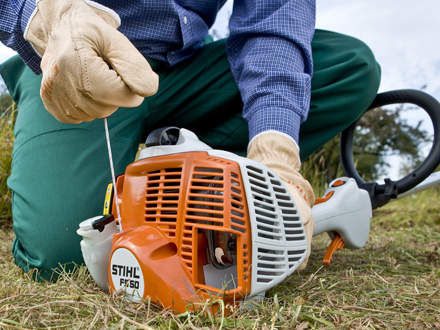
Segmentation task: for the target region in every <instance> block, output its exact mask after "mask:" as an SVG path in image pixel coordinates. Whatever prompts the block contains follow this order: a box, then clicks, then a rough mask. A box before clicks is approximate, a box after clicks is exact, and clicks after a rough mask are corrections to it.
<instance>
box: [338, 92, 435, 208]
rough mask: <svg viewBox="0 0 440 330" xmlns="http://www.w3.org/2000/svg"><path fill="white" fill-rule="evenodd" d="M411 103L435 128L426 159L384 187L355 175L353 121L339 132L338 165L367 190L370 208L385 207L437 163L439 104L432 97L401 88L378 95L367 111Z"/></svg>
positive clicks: (431, 170) (417, 182) (414, 184)
mask: <svg viewBox="0 0 440 330" xmlns="http://www.w3.org/2000/svg"><path fill="white" fill-rule="evenodd" d="M399 103H411V104H415V105H417V106H419V107H420V108H422V109H423V110H425V111H426V112H427V113H428V115H429V117H430V118H431V121H432V123H433V126H434V141H433V145H432V148H431V150H430V152H429V154H428V157H427V158H426V159H425V160H424V161H423V162H422V163H421V164H420V165H419V166H418V167H417V168H416V169H414V170H413V171H412V172H411V173H409V174H408V175H407V176H405V177H403V178H402V179H400V180H397V181H392V180H391V179H388V178H387V179H385V184H378V183H377V182H365V181H364V180H363V179H362V178H361V176H360V175H359V173H358V172H357V170H356V168H355V165H354V160H353V135H354V130H355V128H356V126H357V124H358V122H359V120H358V121H356V122H355V123H353V124H352V125H351V126H350V127H348V128H347V129H345V130H344V131H343V132H342V133H341V145H340V150H341V163H342V169H343V171H344V174H345V175H346V176H349V177H352V178H354V179H355V180H356V182H357V184H358V185H359V187H360V188H363V189H365V190H367V191H368V193H369V194H370V198H371V204H372V207H373V208H377V207H379V206H382V205H385V204H386V203H388V202H389V201H390V199H392V198H397V196H398V195H399V194H402V193H404V192H406V191H408V190H410V189H411V188H413V187H415V186H416V185H417V184H419V183H420V182H422V181H423V180H424V179H425V178H426V177H428V176H429V175H430V174H431V173H432V172H433V171H434V169H435V168H436V167H437V166H438V164H439V163H440V103H439V102H438V101H437V100H436V99H435V98H434V97H432V96H431V95H429V94H427V93H425V92H422V91H418V90H413V89H402V90H395V91H389V92H385V93H381V94H378V95H377V96H376V98H375V99H374V101H373V103H372V104H371V106H370V107H369V109H368V110H367V111H369V110H371V109H375V108H378V107H382V106H385V105H390V104H399Z"/></svg>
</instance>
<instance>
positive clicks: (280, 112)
mask: <svg viewBox="0 0 440 330" xmlns="http://www.w3.org/2000/svg"><path fill="white" fill-rule="evenodd" d="M247 121H248V125H249V141H251V140H252V139H253V138H254V137H255V136H256V135H258V134H260V133H263V132H265V131H278V132H281V133H284V134H287V135H288V136H290V137H291V138H292V139H293V141H295V143H296V144H297V145H298V139H299V128H300V126H301V116H300V115H299V114H297V113H296V112H294V111H292V110H289V109H285V108H276V107H271V108H265V109H260V110H257V111H255V112H253V113H252V114H251V115H250V116H249V117H248V118H247Z"/></svg>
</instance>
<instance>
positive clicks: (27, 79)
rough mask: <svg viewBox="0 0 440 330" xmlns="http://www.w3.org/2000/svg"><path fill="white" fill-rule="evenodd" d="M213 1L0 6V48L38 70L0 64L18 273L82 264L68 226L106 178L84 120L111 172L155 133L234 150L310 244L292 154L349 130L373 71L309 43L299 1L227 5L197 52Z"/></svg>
mask: <svg viewBox="0 0 440 330" xmlns="http://www.w3.org/2000/svg"><path fill="white" fill-rule="evenodd" d="M225 1H226V0H206V1H192V0H163V1H153V0H143V1H135V0H129V1H115V0H102V1H99V3H97V2H93V1H90V0H64V1H60V0H39V1H37V7H36V5H35V1H34V0H20V1H12V0H11V1H6V0H1V1H0V17H1V21H0V40H2V42H4V43H5V44H6V45H8V46H10V47H12V48H13V49H15V50H16V51H17V52H18V53H19V55H20V56H21V58H22V60H23V61H24V62H25V63H26V64H27V65H28V66H29V67H30V68H31V69H32V70H33V71H34V73H36V74H39V73H40V72H41V71H42V73H43V74H42V76H41V75H35V74H34V73H32V72H31V70H29V69H28V68H26V67H25V66H24V64H23V62H22V60H20V59H18V58H13V59H11V60H9V61H8V62H6V63H5V64H3V65H2V67H1V68H0V73H1V74H2V75H3V77H4V79H5V82H6V84H7V86H8V88H9V90H10V92H11V94H12V96H13V98H14V100H15V102H16V103H17V105H18V109H19V112H18V117H17V122H16V126H15V145H14V151H13V165H12V173H11V176H10V178H9V180H8V185H9V187H10V189H11V190H12V191H13V205H12V207H13V218H14V219H13V220H14V231H15V234H16V238H15V240H14V243H13V248H12V251H13V254H14V257H15V262H16V263H17V264H18V265H19V266H20V267H21V268H22V269H23V270H25V271H28V270H30V269H34V268H37V269H38V270H39V273H38V275H39V276H38V277H39V278H40V277H41V278H46V279H50V278H52V279H53V278H54V277H53V271H54V270H55V271H56V270H57V268H56V267H57V266H58V265H60V264H69V263H72V262H76V263H79V262H81V261H82V257H81V252H80V248H79V237H77V235H76V234H75V230H76V228H77V225H78V223H79V222H81V221H82V220H84V219H86V218H89V217H92V216H95V215H96V214H99V213H100V211H101V207H102V205H101V204H102V196H103V194H104V189H105V186H106V183H107V182H109V180H110V178H109V167H108V161H107V158H106V156H107V154H106V149H105V140H104V132H103V123H102V120H97V118H104V117H107V116H109V119H108V120H109V125H110V132H111V139H112V143H113V152H114V157H115V163H116V172H117V173H123V171H124V169H125V167H126V165H127V164H129V163H130V162H132V161H133V158H134V156H135V153H136V151H137V145H138V143H139V142H141V141H142V140H143V138H144V137H145V135H146V134H147V133H148V132H149V131H151V130H152V129H154V128H157V127H163V126H167V125H175V126H180V127H185V128H188V129H190V130H193V131H194V132H195V133H196V134H197V135H198V136H199V137H200V138H201V139H202V140H203V141H204V142H206V143H208V144H209V145H211V146H212V147H213V148H216V149H225V150H229V151H233V152H238V153H240V152H245V151H246V147H247V155H248V157H249V158H252V159H254V160H256V161H259V162H261V163H263V164H265V165H267V166H269V167H270V168H272V170H274V171H275V172H276V173H277V174H278V175H279V176H280V177H281V178H282V179H283V180H284V182H285V183H286V185H287V186H288V188H289V191H290V192H291V193H292V196H293V198H294V201H295V204H296V206H297V208H298V209H299V213H300V216H301V219H302V221H303V222H304V224H305V227H306V231H307V233H308V238H309V242H310V241H311V234H312V232H313V220H312V218H311V206H312V205H313V203H314V195H313V191H312V188H311V187H310V184H309V183H308V182H307V181H306V180H305V179H304V178H303V177H302V176H301V174H300V173H299V167H300V156H299V147H298V144H299V146H300V149H301V155H302V157H303V158H304V157H307V155H309V154H310V153H311V152H312V151H314V150H316V149H317V148H319V147H320V146H322V145H323V144H324V143H325V142H326V141H328V140H329V139H331V138H332V137H333V136H335V135H336V134H337V133H339V132H340V131H341V130H343V129H344V128H345V127H347V126H348V125H350V124H351V123H352V122H353V121H355V120H356V119H357V118H358V117H359V116H360V114H361V113H362V112H363V111H364V110H365V109H366V108H367V107H368V105H369V104H370V103H371V102H372V100H373V99H374V96H375V94H376V91H377V88H378V85H379V76H380V70H379V66H378V65H377V63H376V61H375V60H374V57H373V55H372V53H371V51H370V50H369V49H368V47H367V46H365V45H364V44H363V43H361V42H360V41H358V40H356V39H353V38H350V37H347V36H343V35H340V34H336V33H331V32H327V31H319V30H318V31H316V33H315V30H314V15H315V3H314V1H312V0H261V1H251V0H236V1H235V3H234V9H233V13H232V16H231V20H230V25H229V26H230V36H229V38H228V39H227V40H226V41H224V40H223V41H218V42H214V43H208V44H205V42H204V40H205V38H206V36H207V33H208V28H209V27H210V26H211V25H212V24H213V22H214V19H215V16H216V13H217V11H218V10H219V8H221V6H222V5H223V4H224V2H225ZM119 25H120V27H119V30H118V29H117V28H118V26H119ZM312 39H313V41H312ZM312 46H313V58H312ZM313 64H314V77H313V81H312V71H313ZM40 66H41V70H40ZM158 77H159V80H160V84H159V86H158ZM40 93H41V98H40ZM310 96H312V101H311V102H310ZM144 98H145V99H144ZM119 107H121V108H119ZM133 107H134V108H133ZM118 108H119V110H117V109H118ZM309 109H310V113H309ZM46 110H47V111H46ZM116 110H117V111H116ZM49 113H50V114H49ZM307 116H308V118H309V119H308V121H307V122H305V121H306V119H307ZM302 123H303V125H302V126H301V134H300V125H301V124H302ZM309 253H310V248H309ZM304 265H305V263H304V264H303V266H304ZM67 267H69V266H67Z"/></svg>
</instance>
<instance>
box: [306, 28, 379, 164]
mask: <svg viewBox="0 0 440 330" xmlns="http://www.w3.org/2000/svg"><path fill="white" fill-rule="evenodd" d="M312 50H313V64H314V75H313V79H312V99H311V105H310V112H309V116H308V119H307V121H306V122H305V123H304V124H303V125H301V132H300V141H299V143H300V147H301V158H302V159H305V158H306V157H307V156H309V155H310V154H311V153H312V152H313V151H315V150H317V149H319V148H320V147H321V146H323V145H324V144H325V143H326V142H327V141H329V140H331V139H332V138H333V137H334V136H336V135H337V134H339V133H340V132H341V131H343V130H344V129H345V128H347V127H348V126H350V125H351V124H352V123H353V122H355V121H356V120H357V119H358V118H359V117H360V116H361V115H362V114H363V113H364V111H365V110H367V108H368V106H369V105H370V104H371V103H372V102H373V100H374V98H375V97H376V93H377V90H378V88H379V83H380V67H379V65H378V64H377V62H376V60H375V58H374V55H373V53H372V52H371V50H370V48H368V46H367V45H365V44H364V43H363V42H362V41H360V40H358V39H355V38H352V37H349V36H346V35H343V34H339V33H335V32H330V31H323V30H316V33H315V37H314V39H313V42H312Z"/></svg>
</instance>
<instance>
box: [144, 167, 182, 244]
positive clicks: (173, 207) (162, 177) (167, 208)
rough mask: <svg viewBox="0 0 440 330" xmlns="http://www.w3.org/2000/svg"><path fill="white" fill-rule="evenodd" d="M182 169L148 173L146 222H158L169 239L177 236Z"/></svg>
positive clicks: (167, 169) (166, 169)
mask: <svg viewBox="0 0 440 330" xmlns="http://www.w3.org/2000/svg"><path fill="white" fill-rule="evenodd" d="M181 178H182V169H181V168H165V169H161V170H158V171H152V172H149V173H147V189H146V197H145V220H146V221H148V222H156V223H158V225H159V227H160V228H161V230H162V231H163V232H165V233H166V234H167V235H168V236H169V237H175V236H176V225H175V223H176V221H177V210H178V206H179V205H178V204H179V192H180V183H181Z"/></svg>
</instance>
